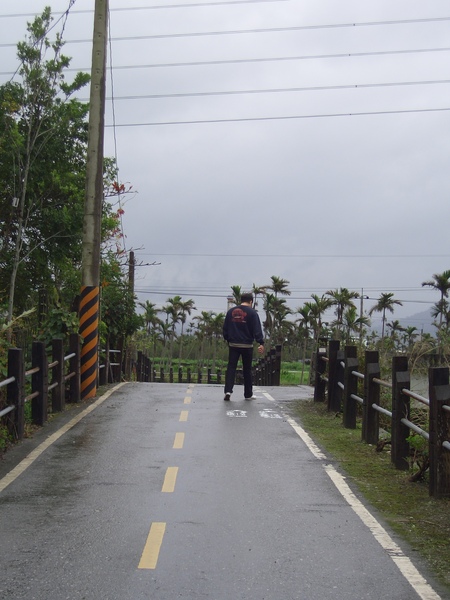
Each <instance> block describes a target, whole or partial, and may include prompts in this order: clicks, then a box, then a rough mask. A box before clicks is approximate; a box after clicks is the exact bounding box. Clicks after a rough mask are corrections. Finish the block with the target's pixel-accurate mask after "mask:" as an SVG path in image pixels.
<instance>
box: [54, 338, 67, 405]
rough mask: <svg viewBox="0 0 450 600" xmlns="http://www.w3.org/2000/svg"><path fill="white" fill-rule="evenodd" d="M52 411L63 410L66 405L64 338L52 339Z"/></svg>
mask: <svg viewBox="0 0 450 600" xmlns="http://www.w3.org/2000/svg"><path fill="white" fill-rule="evenodd" d="M52 361H53V366H52V369H51V371H52V381H51V383H52V386H53V387H52V412H61V411H62V410H64V407H65V405H66V395H65V393H64V390H65V385H64V343H63V340H62V338H56V339H54V340H52Z"/></svg>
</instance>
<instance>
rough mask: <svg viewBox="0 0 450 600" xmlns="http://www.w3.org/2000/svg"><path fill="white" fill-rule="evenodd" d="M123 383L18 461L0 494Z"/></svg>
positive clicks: (1, 481) (0, 481) (2, 482)
mask: <svg viewBox="0 0 450 600" xmlns="http://www.w3.org/2000/svg"><path fill="white" fill-rule="evenodd" d="M125 383H126V382H125V381H124V382H122V383H119V384H118V385H116V386H114V387H113V388H112V389H110V390H108V391H107V392H106V393H104V394H103V396H100V398H99V399H98V400H96V401H95V402H93V403H92V404H90V405H89V406H88V407H87V408H85V409H84V410H83V411H82V412H80V413H79V414H78V415H77V416H76V417H74V418H73V419H71V420H70V421H69V422H68V423H66V424H65V425H63V426H62V427H61V429H58V431H56V432H55V433H53V434H52V435H50V436H49V437H48V438H47V439H46V440H45V441H44V442H42V444H39V446H38V447H37V448H35V449H34V450H33V451H32V452H30V454H28V456H26V457H25V458H24V459H23V460H22V461H20V463H19V464H18V465H17V466H16V467H14V469H12V470H11V471H10V472H9V473H8V474H7V475H5V476H4V477H3V478H2V479H1V480H0V493H1V492H3V490H4V489H5V488H7V487H8V485H10V484H11V483H12V482H13V481H15V480H16V479H17V478H18V477H19V475H22V473H23V472H24V471H25V470H26V469H28V467H29V466H30V465H32V464H33V463H34V461H35V460H36V459H37V458H39V456H40V455H41V454H42V453H43V452H45V450H47V448H49V447H50V446H51V445H52V444H54V443H55V442H56V441H57V440H59V438H60V437H61V436H63V435H64V434H65V433H67V432H68V431H69V430H70V429H72V427H74V426H75V425H76V424H77V423H79V422H80V421H81V420H82V419H84V417H85V416H86V415H88V414H89V413H91V412H92V411H93V410H95V409H96V408H97V407H98V406H100V404H102V403H103V402H104V401H105V400H107V399H108V398H109V397H110V396H111V394H113V393H114V392H116V391H117V390H118V389H119V388H121V387H122V386H123V385H125Z"/></svg>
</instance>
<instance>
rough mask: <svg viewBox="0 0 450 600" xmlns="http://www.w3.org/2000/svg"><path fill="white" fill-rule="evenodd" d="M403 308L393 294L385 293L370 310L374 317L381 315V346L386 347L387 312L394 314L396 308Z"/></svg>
mask: <svg viewBox="0 0 450 600" xmlns="http://www.w3.org/2000/svg"><path fill="white" fill-rule="evenodd" d="M395 305H398V306H403V303H402V302H400V300H395V299H394V294H393V293H392V292H385V293H382V294H381V295H380V297H379V298H378V300H377V303H376V304H375V306H372V308H371V309H370V310H369V315H372V314H373V313H374V312H379V313H381V346H382V347H383V345H384V328H385V324H386V311H387V310H388V311H389V312H391V313H393V312H394V306H395Z"/></svg>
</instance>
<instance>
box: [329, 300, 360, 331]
mask: <svg viewBox="0 0 450 600" xmlns="http://www.w3.org/2000/svg"><path fill="white" fill-rule="evenodd" d="M326 295H327V296H330V298H331V301H332V304H333V306H335V307H336V311H335V314H336V321H335V322H334V323H333V325H335V326H336V330H337V334H338V338H339V337H340V336H341V334H342V329H343V318H344V311H345V309H346V308H350V307H354V306H355V305H354V303H353V302H352V300H353V299H354V298H359V294H358V292H351V291H350V290H348V289H347V288H339V289H338V290H329V291H328V292H326Z"/></svg>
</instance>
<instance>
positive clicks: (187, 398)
mask: <svg viewBox="0 0 450 600" xmlns="http://www.w3.org/2000/svg"><path fill="white" fill-rule="evenodd" d="M191 401H192V398H191V396H186V398H185V399H184V403H185V404H190V403H191Z"/></svg>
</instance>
